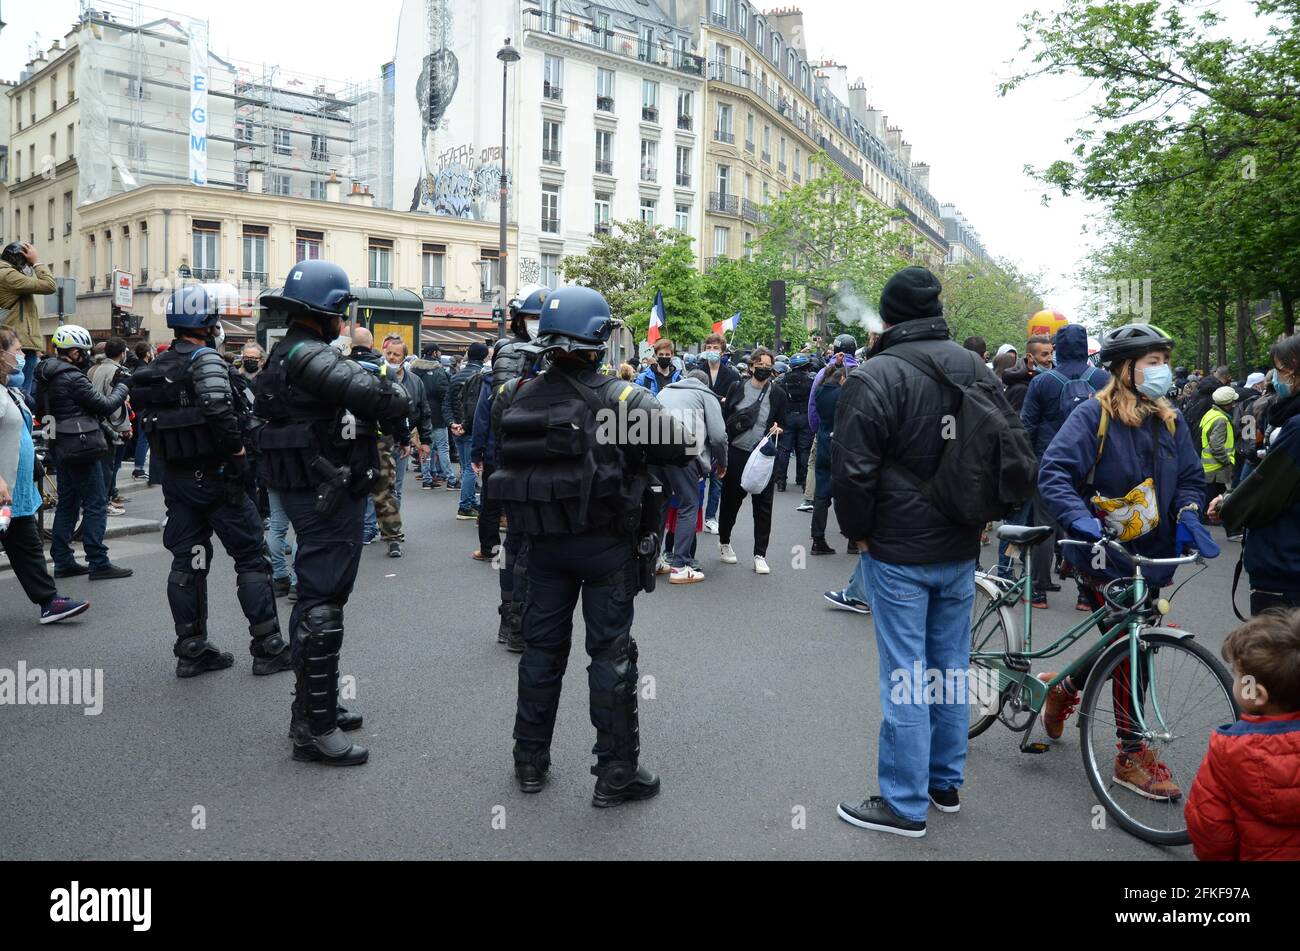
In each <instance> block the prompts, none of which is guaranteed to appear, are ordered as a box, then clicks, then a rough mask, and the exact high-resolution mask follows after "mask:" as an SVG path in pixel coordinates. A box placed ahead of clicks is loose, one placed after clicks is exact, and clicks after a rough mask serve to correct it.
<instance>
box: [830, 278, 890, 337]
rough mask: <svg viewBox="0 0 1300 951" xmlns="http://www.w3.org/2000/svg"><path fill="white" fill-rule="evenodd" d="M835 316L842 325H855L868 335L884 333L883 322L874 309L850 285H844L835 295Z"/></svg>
mask: <svg viewBox="0 0 1300 951" xmlns="http://www.w3.org/2000/svg"><path fill="white" fill-rule="evenodd" d="M835 316H836V317H837V318H838V319H839V321H840V323H842V324H856V325H857V326H859V327H862V328H863V329H865V330H866V331H867V332H868V333H873V334H879V333H884V332H885V322H884V321H883V320H881V319H880V314H879V313H878V312H877V311H876V308H874V307H872V306H871V305H870V304H869V303H867V301H866V300H864V299H863V298H862V297H861V296H860V295H859V294H858V292H857V291H856V290H855V289H854V288H853V287H852V285H847V284H846V285H845V286H844V287H843V288H842V289H841V290H840V292H839V293H838V294H836V295H835Z"/></svg>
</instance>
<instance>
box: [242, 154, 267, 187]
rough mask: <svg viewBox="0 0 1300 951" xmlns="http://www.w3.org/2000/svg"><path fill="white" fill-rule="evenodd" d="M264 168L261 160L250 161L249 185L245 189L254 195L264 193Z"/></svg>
mask: <svg viewBox="0 0 1300 951" xmlns="http://www.w3.org/2000/svg"><path fill="white" fill-rule="evenodd" d="M263 178H264V169H263V168H262V163H261V162H249V163H248V187H247V188H246V189H245V191H247V192H249V193H250V194H253V195H260V194H262V191H263V189H264V188H265V184H264V182H263Z"/></svg>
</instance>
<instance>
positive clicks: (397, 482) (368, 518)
mask: <svg viewBox="0 0 1300 951" xmlns="http://www.w3.org/2000/svg"><path fill="white" fill-rule="evenodd" d="M410 464H411V457H410V456H407V457H406V458H405V459H403V458H402V447H401V446H394V447H393V498H394V499H396V500H397V508H398V510H400V509H401V508H402V484H403V483H404V482H405V481H406V467H407V466H409V465H410ZM378 534H379V518H378V516H376V515H375V500H374V498H373V497H371V496H366V514H365V517H364V518H363V519H362V520H361V537H362V538H374V537H375V536H376V535H378Z"/></svg>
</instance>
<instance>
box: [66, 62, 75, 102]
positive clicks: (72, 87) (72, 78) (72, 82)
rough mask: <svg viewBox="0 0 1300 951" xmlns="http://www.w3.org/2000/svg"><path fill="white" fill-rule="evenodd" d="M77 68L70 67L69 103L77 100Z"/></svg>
mask: <svg viewBox="0 0 1300 951" xmlns="http://www.w3.org/2000/svg"><path fill="white" fill-rule="evenodd" d="M76 69H77V68H76V67H75V66H69V67H68V102H72V100H74V99H76V98H77V73H76Z"/></svg>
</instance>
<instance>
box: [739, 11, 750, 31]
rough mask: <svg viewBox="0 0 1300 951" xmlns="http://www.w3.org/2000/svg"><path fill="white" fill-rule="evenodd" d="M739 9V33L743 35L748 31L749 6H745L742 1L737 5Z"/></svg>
mask: <svg viewBox="0 0 1300 951" xmlns="http://www.w3.org/2000/svg"><path fill="white" fill-rule="evenodd" d="M739 11H740V35H741V36H744V35H745V34H746V33H748V32H749V8H748V7H746V6H745V4H744V3H741V4H740V6H739Z"/></svg>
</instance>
